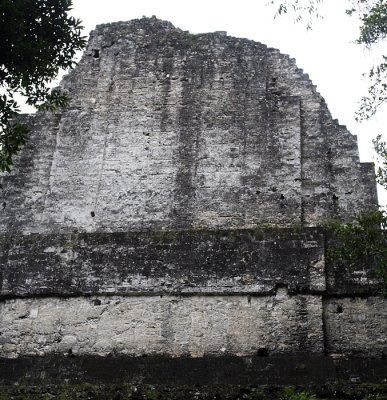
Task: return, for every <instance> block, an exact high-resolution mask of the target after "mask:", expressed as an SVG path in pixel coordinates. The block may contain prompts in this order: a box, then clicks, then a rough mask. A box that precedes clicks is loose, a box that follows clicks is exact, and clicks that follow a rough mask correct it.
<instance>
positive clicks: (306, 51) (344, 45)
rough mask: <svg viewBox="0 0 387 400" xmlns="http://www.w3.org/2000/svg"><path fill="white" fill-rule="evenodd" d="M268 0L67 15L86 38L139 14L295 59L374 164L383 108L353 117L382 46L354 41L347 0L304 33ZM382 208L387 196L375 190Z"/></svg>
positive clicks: (117, 3) (129, 6)
mask: <svg viewBox="0 0 387 400" xmlns="http://www.w3.org/2000/svg"><path fill="white" fill-rule="evenodd" d="M267 2H268V1H267V0H239V1H235V0H234V1H229V0H195V1H182V0H180V1H177V0H138V1H128V0H109V1H106V0H92V1H91V0H89V1H88V0H73V11H72V14H73V15H74V16H76V17H78V18H80V19H81V20H82V21H83V25H84V26H85V35H88V34H89V32H90V31H91V30H92V29H93V28H94V27H95V26H96V25H97V24H101V23H106V22H115V21H126V20H130V19H133V18H141V17H142V16H147V17H151V16H152V15H155V16H156V17H157V18H160V19H165V20H168V21H170V22H172V23H173V24H174V25H175V26H176V27H178V28H181V29H183V30H189V31H190V32H191V33H200V32H213V31H227V33H228V34H229V35H232V36H236V37H242V38H248V39H252V40H255V41H258V42H262V43H264V44H266V45H268V46H271V47H275V48H278V49H279V50H280V51H281V52H283V53H287V54H289V55H291V57H294V58H296V61H297V65H298V67H300V68H303V69H304V71H305V72H306V73H308V74H309V76H310V77H311V79H312V81H313V82H314V84H315V85H317V89H318V91H319V92H320V93H321V94H322V96H323V97H324V98H325V100H326V102H327V104H328V106H329V109H330V111H331V113H332V115H333V117H334V118H337V119H338V120H339V122H340V123H341V124H344V125H347V127H348V128H349V130H350V131H351V132H352V133H353V134H355V135H357V136H358V141H359V150H360V156H361V160H362V161H374V159H373V158H374V155H373V154H374V153H373V150H372V143H371V140H372V138H374V137H375V136H376V135H377V134H378V133H382V134H383V133H384V138H385V139H386V140H387V107H384V109H383V110H381V111H380V112H379V113H378V114H377V115H376V116H375V117H374V118H373V119H372V120H371V121H370V122H363V123H361V124H358V123H356V122H355V119H354V113H355V111H356V109H357V107H358V101H359V99H360V97H361V96H362V95H363V94H365V93H366V88H367V83H366V81H365V80H364V79H363V78H362V74H363V73H364V72H366V71H367V70H368V69H369V68H370V66H372V65H373V63H375V61H376V62H377V61H378V60H379V57H380V56H381V54H382V50H383V47H384V49H385V43H383V46H382V45H379V46H378V48H376V49H375V48H374V49H373V50H372V51H369V50H367V49H365V48H363V47H362V46H359V45H357V44H355V43H353V42H354V40H355V39H356V37H357V35H358V22H357V21H356V19H355V18H353V17H352V18H351V17H349V16H347V15H346V14H345V4H349V1H338V0H325V3H324V5H323V6H322V7H321V11H322V14H323V15H324V19H322V20H316V21H315V22H314V26H313V30H312V31H306V26H305V24H303V23H302V22H301V23H299V24H294V23H293V20H292V18H291V17H290V16H289V17H280V18H276V19H274V14H275V8H273V7H272V6H266V3H267ZM379 200H380V203H381V204H387V193H385V192H383V193H382V192H379Z"/></svg>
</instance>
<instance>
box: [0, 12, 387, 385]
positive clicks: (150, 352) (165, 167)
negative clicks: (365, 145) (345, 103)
mask: <svg viewBox="0 0 387 400" xmlns="http://www.w3.org/2000/svg"><path fill="white" fill-rule="evenodd" d="M61 86H62V87H63V88H65V89H66V90H67V91H68V92H69V94H70V96H71V98H72V102H71V105H70V107H69V108H67V109H66V110H63V111H61V112H58V113H55V114H52V113H37V114H35V115H29V116H25V117H24V120H25V122H26V123H28V124H29V125H30V127H31V137H30V141H29V143H28V144H27V145H26V147H25V149H24V150H23V151H22V152H21V154H20V155H19V156H18V158H17V160H16V162H15V167H14V169H13V171H12V172H11V173H10V174H5V175H3V176H2V177H1V188H0V198H1V203H0V205H1V207H0V261H1V267H0V268H1V269H0V332H1V333H0V367H1V366H2V368H0V383H1V384H14V383H20V382H28V383H36V382H39V380H41V379H43V378H42V376H43V377H44V379H45V380H47V382H57V381H61V380H66V382H73V381H74V382H75V381H77V379H78V380H83V381H88V382H89V381H90V382H95V381H98V380H99V379H101V380H103V379H110V381H111V380H112V379H113V377H112V376H110V375H109V374H108V373H107V375H103V374H101V373H100V371H101V368H102V366H106V365H110V366H111V367H112V368H113V366H117V365H119V366H120V371H121V372H122V371H124V372H122V374H123V375H119V374H118V375H119V376H121V378H122V376H125V379H126V381H129V382H132V381H135V380H136V379H140V378H139V377H141V379H140V380H141V381H142V382H147V381H149V382H151V383H152V382H153V381H154V380H157V379H160V380H161V381H163V379H164V381H165V379H167V378H165V377H166V376H172V375H173V376H174V377H176V376H177V377H179V376H180V378H176V379H181V381H182V382H183V381H184V379H191V381H192V382H203V381H206V379H207V380H210V381H211V379H212V381H211V382H213V381H214V380H216V381H217V382H223V380H224V379H225V378H224V377H225V376H228V379H231V380H232V379H234V380H235V382H249V383H254V382H257V383H262V382H263V383H265V382H266V383H267V382H271V380H270V379H272V378H271V377H273V376H275V377H276V379H277V382H278V380H281V379H284V382H285V383H287V382H293V381H292V379H293V380H294V382H299V381H302V380H304V379H311V380H312V381H313V379H316V380H317V381H319V382H322V381H323V382H332V381H335V380H337V379H340V380H346V379H347V380H351V379H355V381H356V382H359V381H361V380H362V379H365V380H367V379H368V380H371V381H376V382H382V381H383V379H384V377H385V373H386V362H385V357H386V351H387V349H386V345H387V343H386V337H387V327H386V322H385V321H386V317H387V315H386V301H385V298H383V297H381V296H379V294H378V293H379V283H380V282H379V281H378V279H377V277H375V276H374V275H373V273H372V271H370V270H369V268H367V266H359V268H358V269H356V270H355V271H352V272H348V271H346V270H344V269H343V268H340V266H337V265H329V264H327V263H326V261H325V257H324V254H325V251H326V247H325V237H324V234H323V232H322V230H321V229H320V228H319V226H320V225H321V224H322V223H323V222H324V221H327V220H329V219H331V218H342V219H344V220H346V219H348V218H350V216H351V215H353V214H354V213H355V212H359V211H365V210H369V209H375V208H376V207H377V196H376V186H375V178H374V169H373V165H372V164H370V163H360V161H359V156H358V150H357V142H356V138H355V137H354V136H353V135H351V134H350V133H349V132H348V131H347V129H346V128H345V127H344V126H342V125H339V123H338V122H337V121H336V120H333V119H332V117H331V115H330V112H329V110H328V108H327V105H326V103H325V102H324V99H323V98H322V97H321V96H320V94H319V93H318V92H317V91H316V88H315V86H314V85H313V84H312V82H311V81H310V79H309V77H308V76H307V75H306V74H304V73H303V71H302V70H301V69H299V68H298V67H297V66H296V64H295V61H294V59H291V58H289V57H288V56H287V55H284V54H281V53H280V52H279V51H278V50H275V49H272V48H269V47H267V46H265V45H263V44H261V43H257V42H253V41H250V40H246V39H238V38H234V37H229V36H227V35H226V34H225V33H224V32H215V33H209V34H199V35H192V34H190V33H188V32H185V31H182V30H180V29H176V28H175V27H173V26H172V25H171V24H170V23H168V22H164V21H160V20H157V19H155V18H150V19H147V18H144V19H141V20H134V21H131V22H118V23H113V24H106V25H100V26H98V27H97V28H96V30H94V31H93V32H92V33H91V36H90V41H89V44H88V46H87V49H86V51H85V53H84V55H83V57H82V59H81V61H80V63H79V65H78V66H77V67H76V68H75V69H74V70H73V71H71V72H70V74H68V75H67V76H66V77H65V78H64V80H63V82H62V84H61ZM145 356H146V357H145ZM262 356H267V357H262ZM348 359H350V360H351V361H350V362H349V361H348ZM219 360H221V362H220V361H219ZM268 360H269V361H268ZM284 360H285V361H284ZM300 360H302V365H304V368H301V367H300V368H298V366H299V365H300V364H299V361H300ZM155 365H157V366H158V367H160V368H155V367H154V366H155ZM214 365H216V366H217V367H216V368H215V367H214ZM284 365H287V366H289V369H288V370H287V371H286V373H285V372H284V373H283V374H282V375H281V374H280V373H279V372H278V371H281V370H283V371H285V369H284V368H285V367H284ZM305 365H306V367H305ZM293 367H294V368H293ZM281 368H282V369H281ZM292 368H293V369H292ZM297 368H298V369H297ZM108 369H109V368H108ZM156 370H157V373H155V371H156ZM53 371H55V372H53ZM149 371H153V372H152V373H150V372H149ZM160 371H162V372H160ZM168 371H174V372H173V374H172V373H171V374H172V375H168V373H170V372H168ZM198 371H201V372H198ZM203 371H204V372H203ZM222 371H223V372H222ZM230 371H233V372H232V373H231V372H230ZM290 371H293V372H290ZM58 374H59V375H58ZM163 374H164V375H163ZM165 374H166V375H165ZM179 374H180V375H179ZM214 374H218V375H216V376H215V375H214ZM222 374H223V375H222ZM292 374H293V375H294V376H293V375H292ZM102 375H103V376H102ZM106 376H108V378H106ZM163 376H164V378H162V377H163ZM230 376H231V377H232V378H230ZM285 376H288V377H289V380H288V381H287V380H286V379H287V378H286V377H285ZM157 377H158V378H157ZM187 377H189V378H187ZM362 377H363V378H362ZM115 378H117V376H116V375H115ZM121 378H117V379H121ZM122 379H123V378H122ZM152 379H153V381H152ZM238 379H239V380H238ZM113 380H114V379H113ZM164 381H163V382H164ZM191 381H190V382H191ZM184 382H185V381H184Z"/></svg>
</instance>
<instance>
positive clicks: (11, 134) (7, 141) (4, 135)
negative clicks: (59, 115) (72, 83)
mask: <svg viewBox="0 0 387 400" xmlns="http://www.w3.org/2000/svg"><path fill="white" fill-rule="evenodd" d="M71 5H72V1H71V0H0V55H1V56H0V94H1V98H0V172H1V171H9V169H10V166H11V165H12V156H13V155H14V154H16V153H17V152H18V151H19V150H20V148H21V147H22V146H23V145H24V144H25V142H26V139H27V128H26V127H24V128H23V127H22V126H21V125H20V124H15V123H13V122H12V119H14V118H15V117H16V116H17V115H18V114H19V112H20V109H19V107H18V105H17V102H16V100H15V98H14V97H15V94H16V93H18V94H20V95H22V96H24V97H25V99H26V103H27V104H28V105H31V106H34V107H37V108H38V109H40V110H50V111H54V110H56V109H57V108H58V107H63V106H66V105H67V104H68V102H69V98H68V96H67V95H66V93H63V92H61V91H59V90H54V91H53V92H51V93H50V89H49V83H50V82H51V81H52V80H53V79H54V78H55V77H56V76H57V74H58V72H59V70H60V69H67V68H71V67H73V65H74V61H73V57H74V55H75V53H76V52H77V51H78V50H80V49H82V48H83V47H84V46H85V45H86V40H85V38H84V37H83V36H81V29H82V26H81V22H80V21H79V20H77V19H75V18H73V17H70V16H68V12H69V11H70V10H71Z"/></svg>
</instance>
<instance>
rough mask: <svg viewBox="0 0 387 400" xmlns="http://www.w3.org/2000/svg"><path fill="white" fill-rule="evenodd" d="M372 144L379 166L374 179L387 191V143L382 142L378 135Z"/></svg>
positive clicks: (380, 136)
mask: <svg viewBox="0 0 387 400" xmlns="http://www.w3.org/2000/svg"><path fill="white" fill-rule="evenodd" d="M373 144H374V148H375V151H376V154H377V158H378V164H379V167H378V170H377V173H376V178H377V180H378V183H379V185H381V186H383V187H384V188H385V189H386V190H387V143H386V142H384V141H382V135H378V136H377V137H376V139H375V140H373Z"/></svg>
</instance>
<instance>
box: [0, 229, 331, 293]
mask: <svg viewBox="0 0 387 400" xmlns="http://www.w3.org/2000/svg"><path fill="white" fill-rule="evenodd" d="M0 276H1V278H0V298H1V297H4V296H6V297H10V296H29V297H30V296H34V295H46V296H47V295H51V296H52V295H72V294H74V293H82V294H98V293H100V294H102V293H111V294H129V293H132V294H133V293H138V294H141V293H149V294H151V293H153V294H161V293H213V294H225V293H253V294H254V293H266V294H269V293H273V292H274V291H275V289H276V287H278V286H286V287H287V288H288V289H289V291H290V292H291V293H305V292H308V293H316V292H323V291H324V290H325V288H326V287H325V262H324V238H323V235H322V233H321V231H319V230H317V229H307V230H305V231H303V232H298V231H295V232H294V231H292V230H283V229H279V230H261V231H260V230H221V231H174V232H165V231H152V232H128V233H93V234H92V233H83V234H57V235H40V234H34V235H16V236H7V235H4V236H0Z"/></svg>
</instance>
